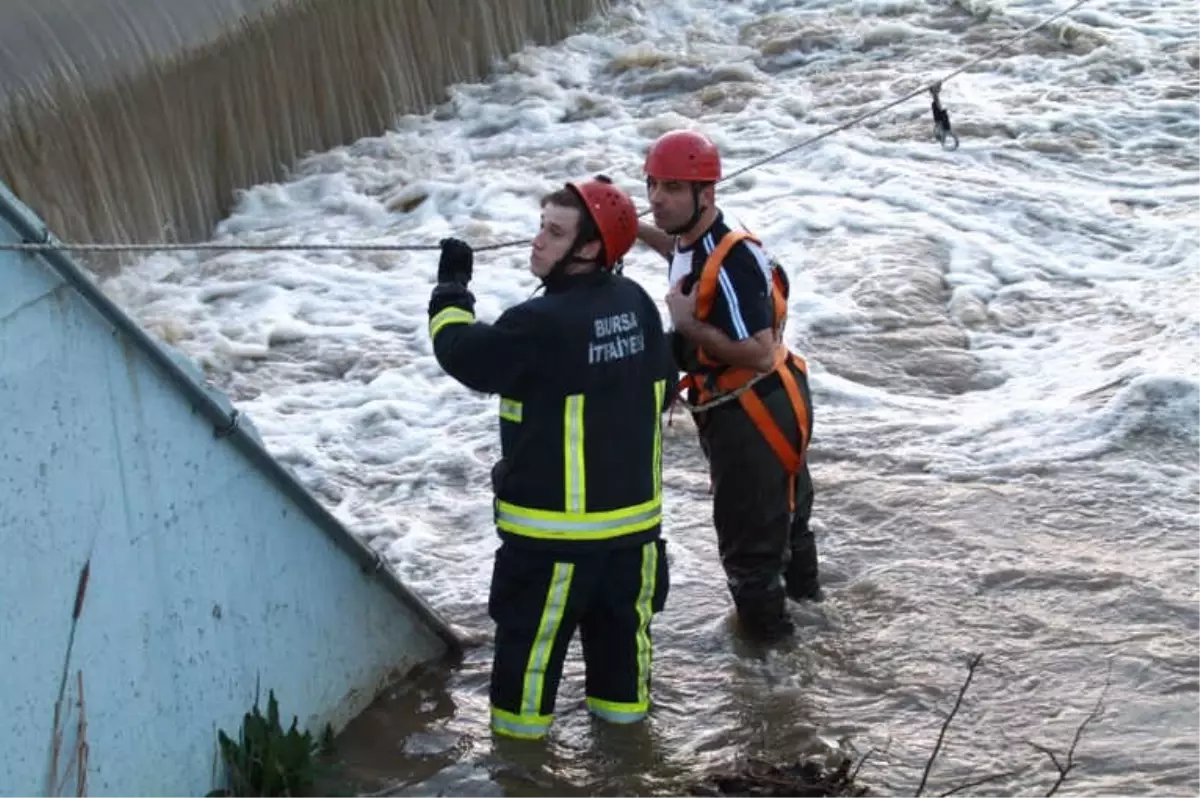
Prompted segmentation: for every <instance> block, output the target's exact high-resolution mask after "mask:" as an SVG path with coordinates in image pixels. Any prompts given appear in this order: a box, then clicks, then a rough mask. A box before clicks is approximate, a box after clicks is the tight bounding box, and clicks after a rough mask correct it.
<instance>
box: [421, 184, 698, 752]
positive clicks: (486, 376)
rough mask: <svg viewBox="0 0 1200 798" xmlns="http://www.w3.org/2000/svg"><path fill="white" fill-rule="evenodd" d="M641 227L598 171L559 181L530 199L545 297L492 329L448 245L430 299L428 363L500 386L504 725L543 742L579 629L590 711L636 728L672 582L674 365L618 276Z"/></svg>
mask: <svg viewBox="0 0 1200 798" xmlns="http://www.w3.org/2000/svg"><path fill="white" fill-rule="evenodd" d="M636 236H637V210H636V208H635V207H634V204H633V200H632V199H631V198H630V197H629V195H627V194H626V193H625V192H623V191H621V190H619V189H618V188H617V187H616V186H614V185H612V184H611V182H610V181H609V180H608V179H607V178H605V177H603V176H599V177H597V178H596V179H594V180H588V181H584V182H579V183H567V184H566V186H564V187H563V188H562V189H559V190H557V191H555V192H553V193H551V194H549V195H548V196H546V197H545V198H544V199H543V200H542V214H541V229H540V230H539V232H538V234H537V236H536V237H535V238H534V240H533V248H532V254H531V256H530V271H532V273H533V274H534V275H536V276H537V277H539V278H541V281H542V284H543V285H544V287H545V293H544V294H542V295H540V296H537V297H535V298H532V299H529V300H527V301H525V302H522V303H520V304H518V305H516V306H514V307H511V308H509V309H508V310H506V311H505V312H504V313H502V314H501V315H500V317H499V318H498V319H497V320H496V321H495V322H494V323H492V324H488V323H485V322H481V321H477V320H476V319H475V314H474V304H475V298H474V296H473V295H472V293H471V292H470V290H469V289H468V287H467V286H468V283H469V281H470V279H471V273H472V261H473V252H472V250H471V248H470V247H469V246H468V245H467V244H465V243H464V242H462V241H458V240H455V239H447V240H445V241H443V242H442V254H441V259H440V260H439V263H438V276H437V286H436V287H435V288H434V289H433V294H432V296H431V298H430V302H429V334H430V337H431V338H432V341H433V349H434V352H435V353H436V356H437V360H438V363H439V364H440V365H441V366H442V368H443V369H444V370H445V371H446V373H447V374H449V375H450V376H451V377H453V378H455V379H456V380H458V381H459V382H460V383H462V384H463V385H465V386H466V387H468V388H470V389H472V390H476V391H481V392H485V393H494V394H498V395H499V415H500V420H499V426H500V447H501V459H500V460H499V461H498V462H497V464H496V466H495V467H494V468H493V471H492V488H493V491H494V493H495V523H496V527H497V530H498V534H499V537H500V540H501V543H500V547H499V549H498V550H497V552H496V559H495V565H494V570H493V573H492V583H491V591H490V595H489V597H488V613H489V615H490V616H491V618H492V619H493V621H494V622H495V625H496V638H495V640H496V642H495V654H494V659H493V663H492V673H491V689H490V697H491V726H492V729H493V731H494V732H495V733H496V734H498V735H502V736H507V737H516V738H525V739H539V738H542V737H545V736H546V734H547V733H548V731H549V729H550V726H551V723H552V720H553V715H554V707H555V697H556V694H557V691H558V685H559V680H560V677H561V675H562V670H563V662H564V659H565V657H566V653H567V645H568V643H569V642H570V640H571V637H572V635H573V634H574V631H575V629H576V627H578V628H579V631H580V637H581V643H582V648H583V657H584V661H585V664H586V674H587V675H586V685H585V687H586V697H587V707H588V708H589V710H590V711H591V712H592V713H593V714H594V715H595V716H598V717H599V718H602V719H604V720H607V721H611V722H613V723H634V722H637V721H639V720H641V719H642V718H644V717H645V716H646V714H647V711H648V710H649V707H650V666H651V659H652V658H651V639H650V621H651V616H652V615H653V614H655V613H657V612H659V611H661V610H662V609H663V606H664V603H665V601H666V597H667V592H668V569H667V558H666V553H665V541H664V540H663V539H662V537H661V523H662V476H661V468H662V456H661V451H662V430H661V426H660V418H661V413H662V410H663V407H664V401H665V398H666V396H667V393H668V391H670V390H674V387H675V386H674V383H673V380H674V377H675V372H674V368H673V366H671V364H670V361H671V358H670V355H669V353H668V352H667V349H666V344H665V338H664V333H663V329H662V321H661V317H660V315H659V311H658V309H657V307H656V305H655V303H654V301H653V300H652V299H651V298H650V296H649V295H648V294H647V293H646V292H645V291H644V290H643V289H642V288H641V287H640V286H639V285H638V284H637V283H635V282H633V281H632V280H629V279H628V278H626V277H623V276H622V275H621V274H620V268H619V266H620V262H621V259H622V258H623V257H624V256H625V254H626V253H627V252H628V251H629V249H630V247H632V246H633V244H634V242H635V241H636Z"/></svg>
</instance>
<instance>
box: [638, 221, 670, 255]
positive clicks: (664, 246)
mask: <svg viewBox="0 0 1200 798" xmlns="http://www.w3.org/2000/svg"><path fill="white" fill-rule="evenodd" d="M638 238H639V239H640V240H641V242H642V243H643V244H645V245H646V246H648V247H650V249H652V250H654V251H655V252H657V253H658V254H659V255H662V256H663V257H664V258H666V259H667V260H670V259H671V252H672V251H673V250H674V249H675V238H674V236H672V235H671V234H670V233H665V232H663V231H662V230H659V229H658V228H657V227H655V226H654V225H652V224H650V223H649V222H642V221H639V222H638Z"/></svg>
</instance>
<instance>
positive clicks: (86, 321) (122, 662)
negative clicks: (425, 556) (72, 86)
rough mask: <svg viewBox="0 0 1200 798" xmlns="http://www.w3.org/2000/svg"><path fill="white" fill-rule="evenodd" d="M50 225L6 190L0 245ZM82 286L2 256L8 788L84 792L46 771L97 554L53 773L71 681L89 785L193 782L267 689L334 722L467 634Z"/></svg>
mask: <svg viewBox="0 0 1200 798" xmlns="http://www.w3.org/2000/svg"><path fill="white" fill-rule="evenodd" d="M14 209H15V210H16V211H19V212H20V213H19V214H18V213H15V212H14ZM20 214H24V215H20ZM38 226H40V223H39V222H38V220H36V219H34V218H32V217H30V216H29V215H28V211H27V209H25V208H23V207H19V206H17V205H16V200H15V198H13V196H12V195H11V194H10V193H9V192H8V191H7V189H6V188H4V187H3V186H2V185H0V242H5V243H7V242H14V241H18V240H20V239H21V238H23V237H26V236H28V235H30V233H31V230H33V229H34V228H37V227H38ZM14 228H15V229H14ZM52 265H53V268H52ZM64 278H65V279H64ZM80 281H82V282H80ZM89 285H90V283H87V281H86V278H84V277H83V275H82V273H81V272H78V270H77V268H74V270H73V267H72V263H71V261H69V260H68V259H67V258H65V257H62V256H58V257H57V259H55V258H43V257H42V256H30V255H14V254H13V253H8V252H0V663H2V667H0V674H2V676H0V793H4V794H18V795H45V794H55V795H58V794H76V790H77V789H78V787H77V779H76V777H75V776H74V775H73V774H70V775H69V780H68V785H67V786H66V787H65V788H62V789H63V792H62V793H60V792H57V791H55V792H53V793H48V792H46V791H45V790H46V788H45V784H46V780H47V772H48V768H49V757H50V749H51V740H52V737H53V726H54V714H55V704H56V699H57V697H58V695H59V686H60V679H62V678H63V675H64V658H65V657H66V653H67V647H68V639H69V635H70V630H71V626H72V623H71V622H72V612H73V607H74V605H75V603H76V595H77V586H78V583H79V577H80V573H81V569H83V568H84V566H85V564H87V565H88V566H89V578H88V581H87V585H86V592H85V594H84V599H83V602H82V605H81V612H80V614H79V620H78V626H77V631H76V633H75V636H74V647H73V652H72V653H71V656H70V662H69V666H68V667H67V674H68V676H69V678H68V679H67V683H68V686H67V689H66V698H65V699H64V702H63V704H64V706H63V708H62V725H63V726H64V727H66V728H65V732H64V734H63V738H64V739H63V743H62V747H63V751H62V753H61V755H60V761H61V762H62V765H61V766H60V767H59V772H60V773H65V772H66V771H68V770H69V769H70V768H69V766H68V765H69V763H68V761H69V760H70V759H71V756H72V752H73V750H74V748H75V745H74V743H75V737H76V734H77V729H78V725H79V720H80V719H81V713H80V707H79V702H78V700H77V699H78V697H77V695H76V694H77V684H78V681H79V680H80V679H81V680H82V683H83V688H84V690H83V697H84V701H83V717H84V718H85V719H86V731H85V734H84V737H85V739H86V742H87V746H88V749H89V751H88V759H87V768H86V775H87V787H86V789H87V792H88V793H90V794H92V795H176V794H191V795H203V794H205V793H206V792H207V791H208V790H209V789H210V788H211V787H212V786H213V773H214V764H215V759H216V741H215V735H216V730H217V729H219V728H221V729H225V730H226V731H227V732H228V733H230V734H231V735H232V736H234V737H235V738H236V735H237V730H238V728H239V726H240V722H241V717H242V714H243V713H244V712H246V711H247V710H249V708H250V707H251V705H252V703H253V700H254V697H255V691H256V687H257V686H258V685H259V684H261V691H262V698H263V700H262V706H263V708H264V711H265V706H266V693H267V690H268V689H274V690H275V692H276V695H277V696H278V698H279V701H280V709H281V711H282V713H283V715H284V718H285V723H284V725H285V727H286V725H287V722H288V721H290V719H291V716H292V715H293V714H295V715H298V716H299V719H300V724H301V727H304V726H306V725H307V726H309V727H310V728H313V729H314V730H319V727H320V725H322V724H323V723H324V722H326V721H330V722H332V723H333V724H334V727H335V729H337V728H340V726H341V725H343V724H344V723H345V722H347V721H348V720H350V719H351V718H352V717H353V716H354V715H355V714H357V713H358V712H359V711H360V710H362V709H363V708H364V707H365V705H366V704H367V703H368V702H369V701H370V700H371V699H372V697H373V696H374V695H375V694H376V692H377V689H378V688H379V687H380V686H381V685H382V684H383V683H384V682H385V681H386V680H388V678H389V677H391V676H394V675H395V674H396V673H397V672H404V671H406V670H407V669H409V668H410V667H411V666H413V665H415V664H417V663H420V662H422V661H426V660H429V659H431V658H434V657H438V656H440V655H442V654H445V653H447V652H448V651H450V650H451V649H452V648H453V647H454V645H455V641H454V638H453V635H452V633H451V632H450V631H449V630H448V629H447V628H446V627H445V626H444V625H442V624H441V622H440V619H438V618H437V617H436V616H435V615H433V614H432V613H431V612H430V611H429V609H428V607H427V606H425V605H424V604H423V603H422V602H421V601H420V599H418V598H416V597H414V596H412V594H411V593H409V592H408V591H406V590H405V589H404V587H403V586H402V585H400V584H399V582H397V581H396V579H395V577H394V575H393V574H392V573H391V572H390V571H388V570H387V569H386V568H384V569H383V570H379V571H375V570H374V569H373V568H372V567H371V566H373V565H375V564H376V563H377V560H376V558H374V556H373V554H372V553H371V552H370V550H369V549H367V548H366V547H364V546H363V545H362V544H361V543H359V542H358V541H357V540H355V539H354V538H353V537H352V536H351V535H350V534H349V533H348V532H347V531H346V530H344V529H342V528H341V527H340V526H338V525H337V524H336V522H335V521H334V520H333V519H332V517H331V516H329V515H328V513H325V512H324V511H323V510H322V509H321V508H320V505H318V504H317V503H316V501H315V500H313V499H312V497H311V496H309V495H308V494H306V493H303V492H302V489H300V488H299V486H298V484H297V483H295V481H294V480H292V479H291V477H290V475H288V473H287V472H286V471H284V470H283V469H282V468H281V467H280V466H279V465H278V463H277V462H276V461H274V460H273V459H271V458H269V455H266V454H265V452H264V451H263V450H262V449H261V446H260V444H258V443H257V441H256V438H255V436H254V435H252V434H251V432H250V430H249V426H248V425H247V424H246V422H245V420H244V419H243V421H242V423H241V424H240V425H239V426H238V428H237V429H236V430H235V431H234V432H233V434H232V435H230V436H228V437H216V436H215V435H214V426H215V423H219V422H221V421H222V419H224V420H227V419H228V417H229V409H230V408H229V405H228V403H227V402H226V401H225V400H224V398H223V397H221V396H220V395H213V394H212V393H206V389H205V388H203V387H201V385H200V384H199V383H198V382H195V381H190V382H189V380H191V379H194V375H193V374H189V373H186V372H185V370H183V369H180V367H179V365H177V364H176V363H174V362H173V361H172V360H171V359H170V357H169V356H164V354H163V353H164V352H166V350H165V349H158V350H157V352H156V351H155V350H154V349H153V348H151V347H155V346H156V345H155V344H153V343H152V342H150V341H149V339H145V340H141V339H139V338H138V336H137V334H136V333H137V328H136V325H134V324H133V322H132V321H130V320H129V319H128V317H125V316H124V315H123V314H120V311H116V313H117V314H120V315H114V310H115V309H114V308H113V307H111V306H106V305H104V303H103V302H102V301H101V300H100V299H97V298H96V297H95V296H87V295H86V293H87V291H88V286H89ZM81 289H82V290H83V291H84V292H85V293H84V294H81V293H80V290H81ZM364 566H366V568H364ZM55 789H58V788H55Z"/></svg>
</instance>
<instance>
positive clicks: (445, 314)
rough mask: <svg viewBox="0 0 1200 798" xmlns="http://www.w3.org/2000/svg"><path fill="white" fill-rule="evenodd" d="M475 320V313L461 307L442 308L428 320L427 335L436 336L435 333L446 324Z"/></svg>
mask: <svg viewBox="0 0 1200 798" xmlns="http://www.w3.org/2000/svg"><path fill="white" fill-rule="evenodd" d="M473 321H475V314H474V313H472V312H471V311H469V310H463V309H462V308H456V307H448V308H442V309H441V310H439V311H438V312H437V313H435V314H434V316H433V318H432V319H430V320H429V337H430V338H437V334H438V333H439V332H441V331H442V328H443V327H445V326H446V325H447V324H470V323H471V322H473Z"/></svg>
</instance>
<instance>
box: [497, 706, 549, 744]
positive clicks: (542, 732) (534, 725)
mask: <svg viewBox="0 0 1200 798" xmlns="http://www.w3.org/2000/svg"><path fill="white" fill-rule="evenodd" d="M553 720H554V718H553V716H552V715H518V714H517V713H515V712H508V711H506V710H503V709H499V708H497V707H492V730H493V731H495V732H496V733H497V734H503V735H504V736H506V737H516V738H518V739H521V740H538V739H541V738H542V737H545V736H546V732H548V731H550V723H551V722H552V721H553Z"/></svg>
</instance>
